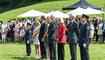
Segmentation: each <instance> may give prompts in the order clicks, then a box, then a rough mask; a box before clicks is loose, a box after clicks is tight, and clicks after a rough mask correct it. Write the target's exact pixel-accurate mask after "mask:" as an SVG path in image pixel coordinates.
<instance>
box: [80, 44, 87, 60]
mask: <svg viewBox="0 0 105 60" xmlns="http://www.w3.org/2000/svg"><path fill="white" fill-rule="evenodd" d="M80 54H81V60H89V52H88V46H86V48H84V47H83V46H80Z"/></svg>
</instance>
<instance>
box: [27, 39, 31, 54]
mask: <svg viewBox="0 0 105 60" xmlns="http://www.w3.org/2000/svg"><path fill="white" fill-rule="evenodd" d="M26 52H27V55H30V54H31V42H29V44H28V43H27V41H26Z"/></svg>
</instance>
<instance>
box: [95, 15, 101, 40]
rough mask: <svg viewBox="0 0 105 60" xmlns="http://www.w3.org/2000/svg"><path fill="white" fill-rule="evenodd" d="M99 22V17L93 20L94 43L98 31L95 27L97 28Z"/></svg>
mask: <svg viewBox="0 0 105 60" xmlns="http://www.w3.org/2000/svg"><path fill="white" fill-rule="evenodd" d="M99 22H100V18H99V17H97V19H94V28H95V36H96V42H98V34H97V33H98V29H97V27H98V24H99ZM94 38H95V37H94Z"/></svg>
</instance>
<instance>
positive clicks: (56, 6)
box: [0, 0, 105, 22]
mask: <svg viewBox="0 0 105 60" xmlns="http://www.w3.org/2000/svg"><path fill="white" fill-rule="evenodd" d="M78 1H79V0H59V1H42V2H39V3H37V4H33V5H29V6H26V7H21V8H17V9H14V10H10V11H7V12H4V13H1V14H0V20H2V21H4V22H7V21H8V20H9V19H11V18H16V17H17V16H18V15H20V14H22V13H24V12H27V11H29V10H31V9H35V10H38V11H41V12H44V13H48V12H51V11H53V10H54V11H55V10H60V11H62V8H63V7H67V6H70V5H72V4H74V3H76V2H78ZM86 1H88V2H89V3H91V4H94V5H96V6H98V7H102V8H103V7H104V8H105V0H86ZM20 5H21V4H20ZM104 11H105V9H104ZM63 12H68V11H63ZM99 16H101V17H102V14H100V15H99Z"/></svg>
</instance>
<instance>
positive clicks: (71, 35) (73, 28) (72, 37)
mask: <svg viewBox="0 0 105 60" xmlns="http://www.w3.org/2000/svg"><path fill="white" fill-rule="evenodd" d="M67 29H68V36H67V42H68V43H77V42H78V38H79V24H78V23H77V22H76V21H75V20H73V21H72V22H70V23H69V25H68V26H67Z"/></svg>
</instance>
